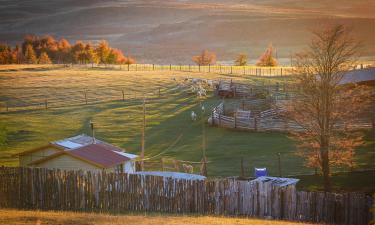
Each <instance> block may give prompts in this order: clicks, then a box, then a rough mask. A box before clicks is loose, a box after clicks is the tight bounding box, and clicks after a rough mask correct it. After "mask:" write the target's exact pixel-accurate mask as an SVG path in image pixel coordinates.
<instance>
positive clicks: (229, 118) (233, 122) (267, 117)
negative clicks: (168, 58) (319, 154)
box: [211, 100, 375, 132]
mask: <svg viewBox="0 0 375 225" xmlns="http://www.w3.org/2000/svg"><path fill="white" fill-rule="evenodd" d="M264 102H265V100H250V101H246V104H258V105H259V104H264ZM240 105H241V103H238V104H237V105H233V104H229V107H232V108H233V107H238V108H239V109H240ZM224 108H227V107H226V106H225V105H224V103H220V104H219V105H218V106H216V107H214V108H213V110H212V112H211V124H212V125H214V126H219V127H223V128H233V129H242V130H251V131H276V132H290V131H293V132H300V131H303V130H304V128H303V127H301V126H300V125H298V124H297V123H295V122H293V121H289V120H286V119H284V118H283V117H281V116H279V112H280V111H278V110H281V109H267V110H264V111H260V112H257V113H252V112H250V116H249V117H246V118H245V117H238V115H237V113H233V114H231V115H226V111H225V110H224ZM335 128H336V129H351V130H361V129H363V130H365V129H374V128H375V123H374V121H373V120H371V119H369V118H358V119H356V120H355V121H353V122H352V123H351V125H350V126H346V127H345V126H344V124H343V123H337V124H336V126H335Z"/></svg>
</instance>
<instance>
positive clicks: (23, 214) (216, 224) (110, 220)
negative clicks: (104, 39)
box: [0, 209, 310, 225]
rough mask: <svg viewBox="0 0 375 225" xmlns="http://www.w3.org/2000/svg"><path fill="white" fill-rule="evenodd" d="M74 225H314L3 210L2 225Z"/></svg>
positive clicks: (0, 219) (213, 218)
mask: <svg viewBox="0 0 375 225" xmlns="http://www.w3.org/2000/svg"><path fill="white" fill-rule="evenodd" d="M9 223H11V224H30V225H31V224H46V225H48V224H74V225H95V224H103V225H114V224H140V225H151V224H165V225H175V224H194V225H201V224H202V225H203V224H213V225H223V224H236V225H245V224H251V225H271V224H273V225H295V224H310V223H297V222H287V221H275V220H260V219H248V218H225V217H213V216H194V215H190V216H189V215H184V216H176V215H165V214H156V213H149V214H140V213H139V214H128V215H114V214H113V215H111V214H104V213H101V214H99V213H78V212H57V211H24V210H13V209H2V210H0V224H9Z"/></svg>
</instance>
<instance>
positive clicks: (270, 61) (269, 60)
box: [256, 45, 277, 66]
mask: <svg viewBox="0 0 375 225" xmlns="http://www.w3.org/2000/svg"><path fill="white" fill-rule="evenodd" d="M273 51H274V49H273V47H272V45H269V46H268V48H267V49H266V51H265V52H264V53H263V54H262V55H261V56H260V58H259V59H258V62H257V64H256V65H257V66H277V61H276V59H275V58H274V57H273Z"/></svg>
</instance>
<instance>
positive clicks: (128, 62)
mask: <svg viewBox="0 0 375 225" xmlns="http://www.w3.org/2000/svg"><path fill="white" fill-rule="evenodd" d="M135 63H137V61H136V60H135V58H133V57H132V56H129V55H128V56H126V57H125V59H124V64H126V65H128V66H129V65H131V64H135Z"/></svg>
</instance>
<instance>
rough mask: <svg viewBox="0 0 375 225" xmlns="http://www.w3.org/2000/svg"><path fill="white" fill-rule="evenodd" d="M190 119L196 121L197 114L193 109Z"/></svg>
mask: <svg viewBox="0 0 375 225" xmlns="http://www.w3.org/2000/svg"><path fill="white" fill-rule="evenodd" d="M191 120H192V121H196V120H197V114H196V113H195V112H194V111H191Z"/></svg>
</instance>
